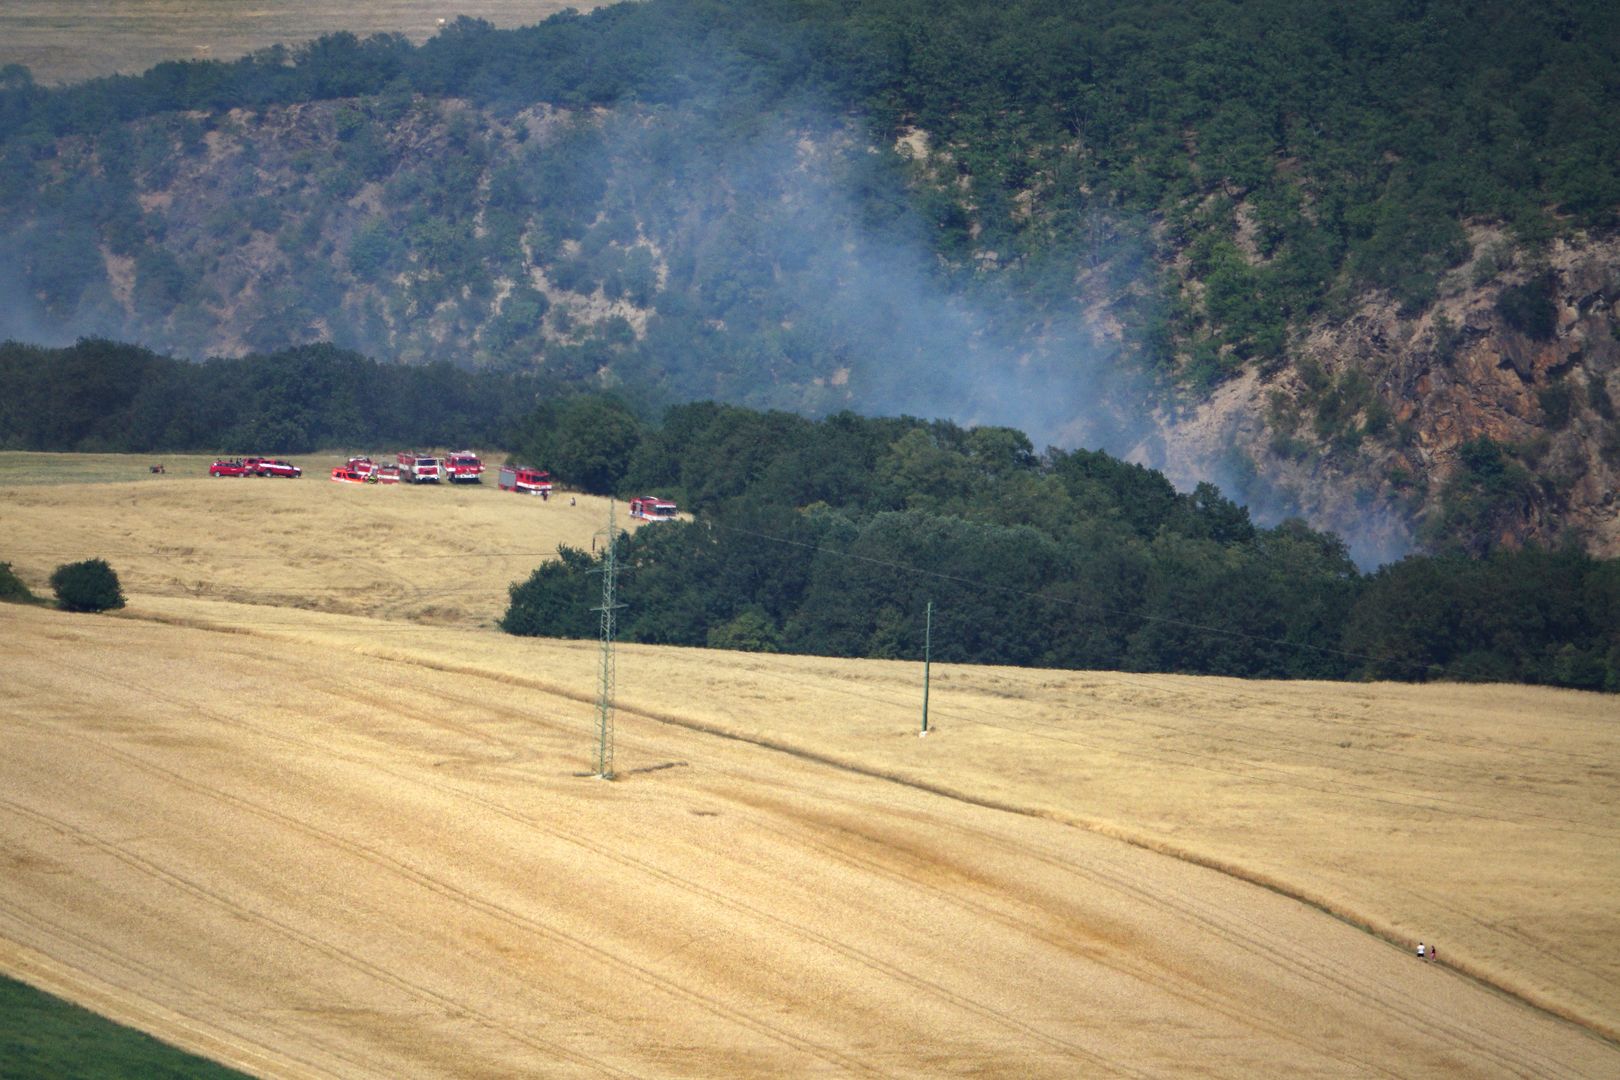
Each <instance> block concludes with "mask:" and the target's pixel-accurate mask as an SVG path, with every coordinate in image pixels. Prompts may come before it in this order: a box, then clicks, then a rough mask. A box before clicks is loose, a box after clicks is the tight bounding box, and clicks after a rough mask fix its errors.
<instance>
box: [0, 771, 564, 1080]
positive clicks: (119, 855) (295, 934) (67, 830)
mask: <svg viewBox="0 0 1620 1080" xmlns="http://www.w3.org/2000/svg"><path fill="white" fill-rule="evenodd" d="M0 806H3V808H6V810H10V811H11V813H15V814H16V816H19V818H28V819H32V821H34V823H36V824H42V826H45V827H47V829H52V831H55V832H58V834H62V836H66V837H71V839H75V840H76V842H79V844H83V845H86V847H92V848H96V850H99V852H102V853H104V855H109V857H110V858H113V860H117V861H118V863H123V865H125V866H126V868H130V870H131V871H134V873H136V874H139V876H144V878H147V879H151V881H156V882H160V884H164V886H168V887H170V889H173V891H177V892H183V894H186V895H190V897H191V899H193V900H196V902H199V904H204V905H209V907H215V908H219V910H222V912H225V913H227V915H230V916H233V918H238V920H241V921H245V923H249V925H256V926H262V928H266V929H271V931H274V933H279V934H280V936H283V938H287V939H290V941H293V942H296V944H300V946H303V947H305V949H311V950H314V952H318V954H321V955H324V957H327V959H329V960H334V962H337V963H339V965H343V967H348V968H352V970H356V972H361V973H364V975H368V976H371V978H374V980H376V981H379V983H386V984H389V986H394V988H395V989H400V991H403V993H405V994H407V996H408V997H416V999H418V1001H423V1002H433V1004H436V1006H439V1007H441V1009H444V1010H445V1015H455V1014H458V1012H460V1014H467V1015H473V1017H475V1018H478V1014H476V1012H473V1010H471V1009H465V1007H462V1006H458V1004H457V1002H452V1001H450V999H447V997H444V996H441V994H436V993H434V991H431V989H428V988H423V986H418V984H413V983H410V981H408V980H405V978H402V976H395V975H394V973H390V972H387V970H386V968H381V967H377V965H374V963H371V962H368V960H364V959H361V957H358V955H355V954H352V952H348V950H345V949H342V947H339V946H332V944H327V942H324V941H319V939H318V938H314V936H311V934H306V933H303V931H300V929H296V928H293V926H290V925H287V923H283V921H282V920H277V918H274V916H271V915H266V913H262V912H254V910H251V908H248V907H245V905H241V904H237V902H235V900H232V899H230V897H227V895H224V894H220V892H217V891H214V889H209V887H206V886H203V884H199V882H196V881H193V879H190V878H185V876H183V874H178V873H173V871H170V870H167V868H164V866H160V865H159V863H154V861H152V860H147V858H143V857H141V855H136V853H134V852H130V850H128V848H123V847H120V845H118V844H115V842H112V840H104V839H102V837H100V836H97V834H94V832H89V831H87V829H81V827H78V826H75V824H73V823H71V821H68V819H65V818H57V816H53V814H47V813H44V811H39V810H34V808H31V806H24V805H21V803H16V801H13V800H10V798H5V797H0ZM86 941H87V939H86ZM102 952H105V950H102ZM112 955H117V954H112ZM170 984H173V983H170ZM165 1007H167V1006H165ZM230 1012H233V1014H235V1012H238V1010H235V1009H232V1010H230ZM238 1015H240V1014H238ZM486 1027H492V1025H486ZM496 1030H499V1028H496ZM517 1040H518V1041H523V1043H527V1044H530V1048H531V1049H551V1048H546V1046H536V1044H533V1043H528V1040H525V1038H523V1036H517ZM334 1056H335V1057H343V1054H334ZM559 1056H564V1057H573V1059H575V1064H593V1062H590V1059H585V1061H583V1062H582V1061H580V1059H578V1056H573V1054H570V1052H569V1051H559ZM348 1061H350V1062H352V1064H358V1062H353V1059H348Z"/></svg>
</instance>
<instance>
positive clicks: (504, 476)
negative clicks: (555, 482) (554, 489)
mask: <svg viewBox="0 0 1620 1080" xmlns="http://www.w3.org/2000/svg"><path fill="white" fill-rule="evenodd" d="M496 483H497V484H498V485H499V486H500V489H501V490H502V491H515V492H517V493H518V494H519V495H538V496H540V498H541V499H546V498H549V497H550V496H551V474H550V473H548V472H546V470H544V469H529V468H525V467H523V466H522V465H502V466H501V473H500V477H499V478H498V479H497V480H496Z"/></svg>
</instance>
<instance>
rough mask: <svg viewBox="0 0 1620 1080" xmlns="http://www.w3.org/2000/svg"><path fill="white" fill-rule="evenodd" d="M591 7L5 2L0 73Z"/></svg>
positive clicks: (61, 76) (525, 18)
mask: <svg viewBox="0 0 1620 1080" xmlns="http://www.w3.org/2000/svg"><path fill="white" fill-rule="evenodd" d="M598 6H600V5H599V4H598V3H595V2H593V0H579V2H576V3H567V2H564V0H524V2H518V0H476V2H475V3H470V4H459V5H452V6H445V5H443V4H429V3H424V2H422V0H383V2H377V0H372V2H369V3H365V4H354V5H343V6H338V7H333V6H332V5H330V4H316V3H312V2H310V0H277V2H276V3H273V4H267V3H238V2H235V0H72V2H71V3H63V2H61V0H7V2H6V3H5V4H4V5H0V65H5V64H26V65H27V66H28V67H29V69H30V70H32V71H33V73H34V78H35V80H36V81H38V82H41V83H65V82H80V81H82V80H84V79H91V78H95V77H97V76H101V75H114V74H124V75H134V74H138V73H140V72H142V71H145V70H146V69H147V68H150V67H151V66H152V65H154V64H158V63H162V62H163V61H165V60H234V59H235V58H237V57H239V56H245V55H247V54H248V53H250V52H253V51H255V50H257V49H263V48H267V47H269V46H271V45H276V44H284V45H289V46H292V45H296V44H298V43H300V42H304V41H310V40H313V39H314V38H318V37H320V36H321V35H323V34H332V33H337V32H338V31H342V30H347V31H350V32H352V33H355V34H358V35H360V36H362V37H365V36H367V35H370V34H385V33H400V34H404V35H405V36H406V37H408V38H410V39H411V40H412V41H414V42H417V43H420V42H422V41H425V40H427V39H428V38H430V37H432V36H433V34H434V33H436V32H437V30H438V28H439V21H440V20H441V19H454V18H455V17H456V16H458V15H467V16H471V17H473V18H478V19H485V20H487V21H489V22H491V23H493V24H494V25H495V26H498V27H502V28H510V27H514V26H531V25H533V24H535V23H537V22H540V21H541V20H543V19H545V18H547V17H548V16H550V15H554V14H556V13H557V12H559V11H562V10H563V9H564V8H570V7H572V8H576V9H578V10H580V11H589V10H590V9H592V8H594V7H598Z"/></svg>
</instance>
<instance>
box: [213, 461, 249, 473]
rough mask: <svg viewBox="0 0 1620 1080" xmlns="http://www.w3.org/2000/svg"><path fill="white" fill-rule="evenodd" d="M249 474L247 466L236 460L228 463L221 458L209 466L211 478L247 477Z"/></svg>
mask: <svg viewBox="0 0 1620 1080" xmlns="http://www.w3.org/2000/svg"><path fill="white" fill-rule="evenodd" d="M247 474H248V469H247V466H246V465H244V464H243V463H242V462H241V461H239V460H237V459H235V458H232V459H230V460H228V461H227V460H226V459H224V458H220V459H218V460H217V461H215V462H214V463H213V464H212V465H210V466H208V475H209V476H246V475H247Z"/></svg>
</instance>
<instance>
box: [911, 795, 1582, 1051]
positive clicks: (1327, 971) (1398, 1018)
mask: <svg viewBox="0 0 1620 1080" xmlns="http://www.w3.org/2000/svg"><path fill="white" fill-rule="evenodd" d="M940 826H941V827H943V828H947V829H951V830H954V831H955V832H957V833H962V834H966V835H968V836H971V837H975V838H977V839H979V840H980V841H981V842H982V841H988V840H991V839H993V838H994V837H995V836H996V835H997V834H993V833H990V832H988V831H986V830H985V829H983V828H982V827H978V826H971V825H968V824H966V823H963V822H960V821H944V822H940ZM1015 843H1016V842H1015ZM1016 846H1017V848H1018V849H1019V851H1020V852H1021V853H1023V854H1024V855H1025V856H1026V857H1028V858H1030V859H1032V860H1035V861H1038V862H1042V863H1044V864H1046V865H1049V866H1051V867H1053V868H1054V869H1058V870H1068V871H1069V872H1071V873H1074V874H1076V875H1077V876H1080V877H1083V878H1087V879H1089V880H1092V881H1094V882H1096V883H1098V884H1102V885H1104V886H1105V887H1109V888H1113V889H1115V890H1117V891H1120V892H1125V893H1128V894H1131V895H1134V896H1136V897H1137V898H1138V899H1139V900H1141V901H1143V902H1144V903H1147V904H1151V905H1154V906H1158V907H1160V908H1162V909H1164V910H1167V911H1171V912H1173V913H1176V914H1178V915H1180V916H1182V917H1184V918H1187V919H1188V920H1190V921H1193V922H1196V923H1197V924H1199V925H1201V926H1203V927H1205V928H1206V929H1207V930H1209V931H1210V932H1211V933H1212V934H1214V935H1215V936H1217V937H1219V938H1222V939H1223V940H1227V941H1228V942H1229V943H1230V944H1232V945H1234V946H1235V947H1237V948H1239V949H1241V950H1243V951H1246V952H1248V953H1249V954H1250V955H1253V956H1256V957H1259V958H1262V959H1264V960H1266V961H1267V962H1268V963H1272V964H1275V965H1277V966H1279V967H1282V968H1285V969H1290V970H1293V971H1295V972H1296V973H1298V974H1301V975H1305V976H1307V977H1309V979H1310V981H1314V982H1317V983H1319V984H1322V985H1327V986H1332V987H1336V988H1338V989H1339V990H1341V991H1343V992H1345V993H1347V994H1350V995H1353V996H1355V997H1356V998H1357V999H1358V1000H1360V1001H1361V1003H1362V1004H1363V1005H1364V1006H1366V1007H1367V1008H1369V1009H1370V1010H1371V1011H1372V1012H1374V1013H1377V1014H1379V1015H1382V1016H1384V1017H1385V1018H1386V1021H1388V1022H1392V1023H1394V1024H1395V1025H1397V1026H1402V1027H1405V1028H1407V1029H1409V1030H1411V1031H1412V1032H1413V1034H1414V1036H1416V1037H1418V1038H1420V1039H1424V1040H1431V1039H1433V1038H1435V1037H1436V1034H1437V1033H1438V1032H1442V1031H1443V1032H1446V1034H1447V1036H1448V1038H1449V1041H1450V1042H1451V1043H1452V1045H1454V1046H1455V1047H1457V1048H1458V1049H1461V1050H1466V1051H1470V1052H1476V1053H1478V1052H1483V1053H1485V1055H1486V1056H1489V1057H1491V1058H1493V1059H1494V1060H1495V1061H1496V1062H1497V1064H1499V1065H1501V1066H1502V1067H1503V1068H1504V1070H1506V1071H1508V1072H1520V1071H1522V1070H1525V1069H1532V1068H1535V1067H1536V1066H1537V1065H1539V1066H1540V1068H1541V1069H1542V1074H1543V1075H1546V1076H1559V1075H1561V1072H1560V1068H1559V1066H1557V1065H1556V1064H1554V1063H1551V1062H1549V1061H1547V1060H1546V1059H1544V1058H1541V1057H1539V1056H1537V1057H1535V1059H1534V1061H1532V1060H1530V1059H1529V1058H1527V1057H1525V1051H1527V1050H1531V1053H1532V1054H1533V1050H1532V1048H1527V1047H1523V1046H1521V1045H1519V1044H1516V1043H1515V1044H1509V1045H1508V1047H1507V1048H1505V1049H1497V1048H1496V1047H1495V1046H1494V1045H1491V1046H1486V1045H1484V1044H1496V1043H1498V1042H1499V1041H1500V1040H1499V1039H1498V1037H1497V1035H1496V1033H1494V1032H1491V1031H1487V1030H1484V1029H1481V1028H1478V1027H1475V1026H1471V1025H1463V1026H1462V1027H1461V1028H1459V1027H1458V1023H1457V1022H1456V1021H1454V1020H1450V1019H1449V1018H1448V1019H1447V1020H1446V1022H1445V1023H1444V1024H1438V1025H1435V1024H1429V1023H1425V1022H1421V1021H1419V1020H1418V1019H1417V1017H1418V1016H1419V1015H1420V1014H1422V1013H1424V1012H1427V1011H1430V1007H1429V1006H1428V1005H1427V1004H1426V1003H1425V1002H1423V1001H1422V1000H1421V999H1419V998H1417V997H1416V996H1415V995H1414V993H1413V992H1412V991H1411V990H1410V989H1407V988H1406V987H1405V986H1404V985H1403V984H1399V983H1397V984H1394V985H1393V987H1392V986H1390V985H1388V984H1383V983H1377V984H1369V983H1367V982H1366V981H1365V980H1361V979H1353V978H1351V977H1350V976H1348V975H1346V974H1343V973H1341V972H1340V971H1339V970H1338V969H1336V968H1333V967H1330V966H1328V965H1325V964H1321V963H1310V962H1307V961H1306V960H1305V959H1302V957H1303V956H1310V955H1311V954H1310V953H1309V952H1304V953H1301V952H1299V951H1297V950H1292V949H1288V948H1287V947H1286V946H1284V947H1280V948H1279V947H1271V946H1267V945H1265V944H1264V940H1265V938H1266V937H1267V936H1268V934H1267V931H1266V929H1265V928H1264V927H1263V925H1262V924H1261V923H1260V922H1259V921H1258V920H1257V919H1255V918H1254V917H1253V916H1251V915H1249V914H1247V913H1246V911H1245V910H1244V909H1242V908H1228V907H1226V906H1223V905H1216V904H1211V903H1209V902H1206V901H1204V900H1203V899H1202V898H1201V897H1199V896H1198V895H1197V894H1195V893H1187V892H1185V891H1183V890H1181V889H1177V888H1174V887H1173V886H1172V888H1170V889H1169V890H1167V891H1163V892H1161V891H1158V890H1152V889H1147V888H1145V887H1144V886H1142V885H1140V884H1138V883H1137V882H1136V881H1135V880H1133V879H1132V878H1130V877H1128V876H1126V875H1123V874H1120V873H1117V872H1113V871H1108V870H1103V869H1100V868H1097V867H1094V866H1082V865H1079V864H1075V863H1071V862H1069V861H1068V860H1066V859H1064V858H1062V857H1060V856H1055V855H1051V854H1049V853H1047V852H1045V851H1041V850H1038V849H1036V848H1034V847H1032V846H1031V845H1029V844H1027V843H1016ZM1237 923H1242V924H1245V925H1246V926H1248V927H1249V928H1250V931H1249V932H1248V933H1244V932H1241V931H1240V930H1239V929H1238V928H1237V927H1236V926H1235V924H1237ZM1392 994H1394V995H1397V996H1398V997H1399V998H1400V1002H1397V1001H1392V1000H1391V995H1392ZM1401 1002H1404V1003H1405V1004H1402V1003H1401ZM1581 1030H1582V1032H1583V1034H1585V1031H1584V1029H1581ZM1369 1067H1370V1066H1369Z"/></svg>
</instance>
